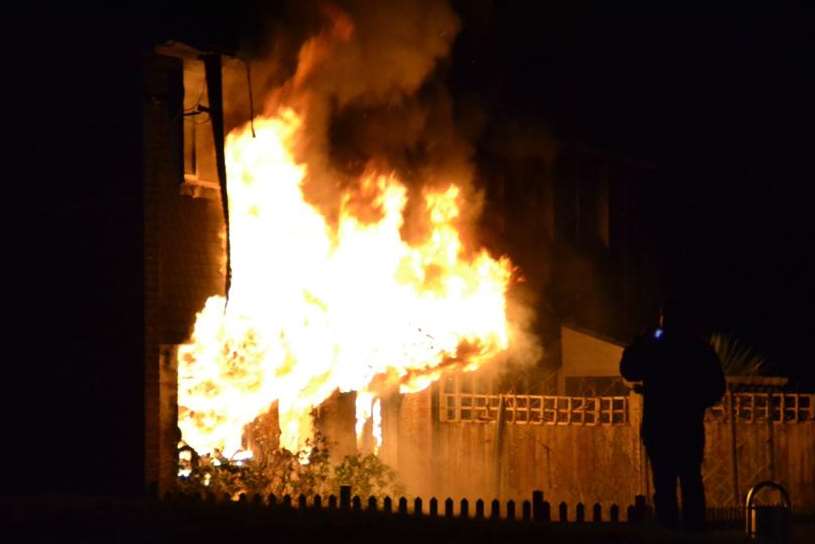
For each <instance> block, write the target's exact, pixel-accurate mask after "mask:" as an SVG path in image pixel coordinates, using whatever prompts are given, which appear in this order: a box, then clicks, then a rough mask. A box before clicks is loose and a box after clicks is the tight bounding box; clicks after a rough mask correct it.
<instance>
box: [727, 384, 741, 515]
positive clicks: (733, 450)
mask: <svg viewBox="0 0 815 544" xmlns="http://www.w3.org/2000/svg"><path fill="white" fill-rule="evenodd" d="M727 396H728V400H729V401H730V402H729V404H730V466H731V469H732V471H733V500H734V501H735V503H736V504H737V505H738V504H741V494H740V491H739V487H740V486H739V459H738V449H737V448H738V446H737V445H736V418H737V416H738V414H737V413H736V394H735V393H734V392H733V390H732V389H731V390H730V391H728V392H727Z"/></svg>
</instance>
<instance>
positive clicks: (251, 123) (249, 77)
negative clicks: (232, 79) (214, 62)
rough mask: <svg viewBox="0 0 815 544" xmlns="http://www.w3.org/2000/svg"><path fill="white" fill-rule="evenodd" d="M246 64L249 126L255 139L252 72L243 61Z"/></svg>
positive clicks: (247, 61) (247, 62)
mask: <svg viewBox="0 0 815 544" xmlns="http://www.w3.org/2000/svg"><path fill="white" fill-rule="evenodd" d="M243 62H244V63H245V64H246V84H247V86H248V87H249V126H250V127H251V129H252V138H254V137H255V100H254V98H253V97H252V72H251V69H250V68H249V60H248V59H247V60H244V61H243Z"/></svg>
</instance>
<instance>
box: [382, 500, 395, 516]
mask: <svg viewBox="0 0 815 544" xmlns="http://www.w3.org/2000/svg"><path fill="white" fill-rule="evenodd" d="M382 511H383V512H385V513H386V514H390V513H392V512H393V499H391V498H390V497H385V499H384V500H383V501H382Z"/></svg>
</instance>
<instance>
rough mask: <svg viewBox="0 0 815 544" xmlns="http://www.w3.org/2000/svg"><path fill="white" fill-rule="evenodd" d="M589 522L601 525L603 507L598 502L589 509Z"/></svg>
mask: <svg viewBox="0 0 815 544" xmlns="http://www.w3.org/2000/svg"><path fill="white" fill-rule="evenodd" d="M591 520H592V521H593V522H594V523H601V522H602V521H603V507H602V506H600V503H599V502H596V503H594V506H593V507H592V509H591Z"/></svg>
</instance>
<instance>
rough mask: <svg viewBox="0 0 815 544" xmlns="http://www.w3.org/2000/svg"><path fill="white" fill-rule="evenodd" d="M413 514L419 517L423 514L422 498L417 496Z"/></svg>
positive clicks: (414, 500) (414, 501)
mask: <svg viewBox="0 0 815 544" xmlns="http://www.w3.org/2000/svg"><path fill="white" fill-rule="evenodd" d="M413 515H414V516H416V517H417V518H418V517H421V516H422V498H421V497H416V498H415V499H413Z"/></svg>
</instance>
